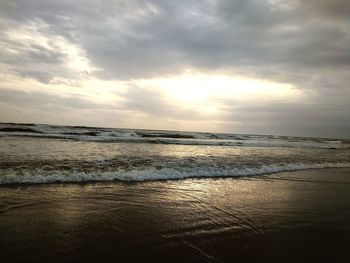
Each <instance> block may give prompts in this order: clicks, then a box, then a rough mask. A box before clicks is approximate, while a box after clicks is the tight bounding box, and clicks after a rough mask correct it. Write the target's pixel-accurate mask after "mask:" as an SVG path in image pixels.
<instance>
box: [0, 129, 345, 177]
mask: <svg viewBox="0 0 350 263" xmlns="http://www.w3.org/2000/svg"><path fill="white" fill-rule="evenodd" d="M0 159H1V162H0V184H18V183H30V184H37V183H52V182H89V181H114V180H121V181H148V180H172V179H182V178H188V177H237V176H256V175H263V174H270V173H276V172H283V171H295V170H303V169H312V168H341V167H343V168H344V167H350V140H344V139H343V140H342V139H327V138H309V137H292V136H275V135H252V134H227V133H226V134H224V133H203V132H181V131H157V130H140V129H112V128H96V127H72V126H54V125H44V124H8V123H1V124H0Z"/></svg>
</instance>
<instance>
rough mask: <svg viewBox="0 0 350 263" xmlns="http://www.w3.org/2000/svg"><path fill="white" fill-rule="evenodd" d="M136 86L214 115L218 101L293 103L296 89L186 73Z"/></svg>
mask: <svg viewBox="0 0 350 263" xmlns="http://www.w3.org/2000/svg"><path fill="white" fill-rule="evenodd" d="M138 85H139V86H144V87H147V86H150V87H152V88H156V89H158V90H159V92H160V93H162V94H163V96H165V97H166V98H167V99H168V101H169V102H171V103H174V104H176V105H178V106H180V107H181V106H187V107H188V106H190V107H192V108H196V109H197V110H199V111H202V112H203V113H209V114H214V113H217V111H218V108H219V107H220V101H222V100H227V99H231V100H235V101H252V102H254V101H255V100H256V101H259V102H261V101H271V100H287V101H295V100H297V99H300V98H301V97H302V94H301V92H300V90H298V89H296V88H295V87H294V86H293V85H291V84H287V83H277V82H272V81H268V80H263V79H251V78H245V77H243V76H234V75H232V76H230V75H225V74H203V73H199V72H195V73H193V72H190V73H188V72H186V73H184V74H182V75H179V76H171V77H168V78H154V79H148V80H141V81H138Z"/></svg>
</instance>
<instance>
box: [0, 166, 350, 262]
mask: <svg viewBox="0 0 350 263" xmlns="http://www.w3.org/2000/svg"><path fill="white" fill-rule="evenodd" d="M349 242H350V169H320V170H307V171H297V172H284V173H276V174H270V175H264V176H256V177H241V178H217V179H213V178H211V179H208V178H196V179H185V180H172V181H151V182H104V183H84V184H43V185H11V186H1V188H0V243H1V245H0V253H1V262H131V261H133V262H136V261H141V260H142V261H145V260H147V261H149V260H150V261H153V262H233V261H243V262H261V261H266V262H348V260H349V257H348V245H349Z"/></svg>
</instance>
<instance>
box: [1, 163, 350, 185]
mask: <svg viewBox="0 0 350 263" xmlns="http://www.w3.org/2000/svg"><path fill="white" fill-rule="evenodd" d="M320 168H350V163H322V164H321V163H319V164H303V163H298V164H285V165H265V166H261V167H251V168H248V167H247V168H233V169H219V168H215V167H213V168H211V169H208V168H205V169H203V168H178V169H173V168H172V169H171V168H164V169H156V168H150V169H147V170H136V169H135V170H131V171H125V170H116V171H114V172H91V173H84V172H69V171H50V172H49V173H47V172H44V171H42V170H39V169H35V170H30V171H29V170H26V171H21V172H20V173H18V172H14V171H13V172H7V173H6V174H0V184H19V183H23V184H40V183H53V182H62V183H63V182H92V181H95V182H96V181H114V180H120V181H151V180H174V179H183V178H189V177H237V176H254V175H262V174H270V173H277V172H286V171H297V170H305V169H320Z"/></svg>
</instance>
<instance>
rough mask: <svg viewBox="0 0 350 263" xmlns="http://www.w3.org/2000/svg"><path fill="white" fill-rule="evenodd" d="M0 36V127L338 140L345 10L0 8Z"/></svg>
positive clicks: (347, 131) (137, 1)
mask: <svg viewBox="0 0 350 263" xmlns="http://www.w3.org/2000/svg"><path fill="white" fill-rule="evenodd" d="M0 28H1V35H0V121H4V122H38V123H50V124H68V125H90V126H105V127H129V128H151V129H170V130H192V131H216V132H232V133H260V134H286V135H307V136H331V137H350V87H349V83H350V1H348V0H308V1H302V0H198V1H195V0H177V1H173V0H125V1H122V0H120V1H117V0H116V1H107V0H104V1H102V0H101V1H98V0H94V1H91V0H87V1H82V0H75V1H71V0H59V1H53V0H52V1H51V0H47V1H35V0H31V1H25V0H23V1H15V0H1V1H0Z"/></svg>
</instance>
